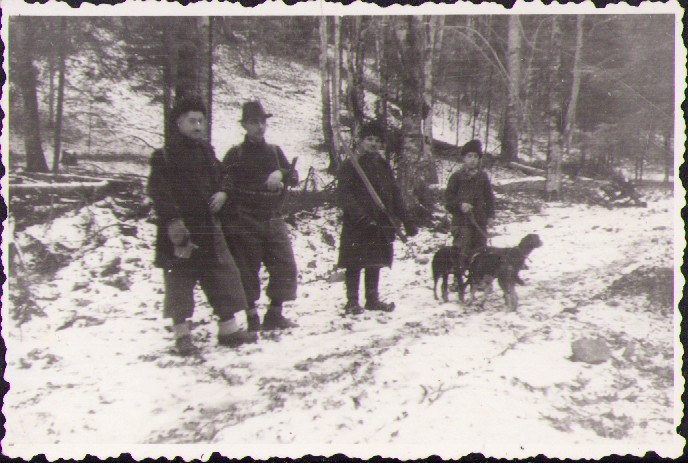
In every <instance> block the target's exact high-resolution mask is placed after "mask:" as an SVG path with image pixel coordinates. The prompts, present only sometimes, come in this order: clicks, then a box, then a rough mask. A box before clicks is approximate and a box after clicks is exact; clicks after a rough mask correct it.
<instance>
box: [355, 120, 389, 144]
mask: <svg viewBox="0 0 688 463" xmlns="http://www.w3.org/2000/svg"><path fill="white" fill-rule="evenodd" d="M371 135H374V136H376V137H379V138H380V139H381V140H384V139H385V131H384V130H383V128H382V125H380V123H379V122H377V121H372V122H368V123H367V124H364V125H363V127H361V138H362V139H363V138H365V137H369V136H371Z"/></svg>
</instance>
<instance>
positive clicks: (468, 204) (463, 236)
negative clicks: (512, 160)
mask: <svg viewBox="0 0 688 463" xmlns="http://www.w3.org/2000/svg"><path fill="white" fill-rule="evenodd" d="M482 154H483V153H482V144H481V143H480V140H471V141H469V142H468V143H466V144H465V145H464V146H463V148H461V156H462V158H463V166H461V168H460V169H459V170H458V171H456V172H455V173H454V174H453V175H452V176H451V177H450V178H449V182H448V183H447V190H446V192H445V201H446V207H447V210H448V211H449V212H450V213H451V214H452V234H453V235H454V246H455V247H457V248H458V249H459V251H460V264H461V266H462V267H465V266H466V264H467V262H468V259H469V258H470V256H471V254H472V253H473V252H475V251H476V250H477V249H480V248H482V247H485V246H486V245H487V223H488V220H489V219H491V218H493V217H494V193H493V192H492V185H491V184H490V179H489V177H488V176H487V174H486V173H485V172H484V171H483V170H482V169H481V168H480V158H481V157H482Z"/></svg>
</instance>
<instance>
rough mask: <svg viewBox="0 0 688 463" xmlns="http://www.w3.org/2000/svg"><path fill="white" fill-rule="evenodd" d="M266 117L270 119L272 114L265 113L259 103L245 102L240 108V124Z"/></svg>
mask: <svg viewBox="0 0 688 463" xmlns="http://www.w3.org/2000/svg"><path fill="white" fill-rule="evenodd" d="M268 117H272V114H268V113H266V112H265V110H264V109H263V105H262V104H260V101H257V100H256V101H247V102H246V103H244V104H243V106H242V107H241V119H240V121H241V122H245V121H247V120H249V119H267V118H268Z"/></svg>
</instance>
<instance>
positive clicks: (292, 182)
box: [222, 101, 299, 331]
mask: <svg viewBox="0 0 688 463" xmlns="http://www.w3.org/2000/svg"><path fill="white" fill-rule="evenodd" d="M271 116H272V114H268V113H266V112H265V110H264V109H263V106H262V105H261V103H260V102H259V101H247V102H245V103H244V105H243V107H242V112H241V120H240V122H241V125H242V127H243V128H244V130H245V131H246V137H245V138H244V141H243V142H242V143H241V144H240V145H237V146H234V147H232V148H230V150H229V151H228V152H227V154H226V155H225V157H224V159H223V161H222V165H223V168H224V172H225V176H226V177H225V184H226V187H227V189H228V191H229V198H230V199H229V205H228V207H227V213H226V214H225V217H224V230H225V235H226V237H227V242H228V244H229V247H230V250H231V251H232V255H233V256H234V258H235V260H236V262H237V265H238V267H239V271H240V272H241V281H242V283H243V286H244V290H245V292H246V299H247V301H248V309H247V310H246V318H247V321H248V329H249V331H258V330H260V329H261V328H262V329H263V330H274V329H285V328H291V327H294V326H296V324H295V323H294V322H292V321H290V320H289V319H287V318H286V317H285V316H284V315H283V314H282V303H283V302H285V301H292V300H294V299H296V277H297V270H296V261H295V260H294V252H293V250H292V246H291V239H290V238H289V232H288V230H287V225H286V223H285V222H284V219H283V218H282V211H281V207H282V202H283V194H282V190H283V189H284V188H286V187H287V186H296V185H298V183H299V180H298V175H297V174H296V172H295V171H290V167H289V162H288V161H287V158H286V157H285V156H284V153H283V152H282V149H281V148H280V147H279V146H277V145H272V144H269V143H266V141H265V129H266V126H267V119H268V118H269V117H271ZM287 177H289V178H287ZM261 264H264V265H265V268H266V269H267V271H268V273H269V275H270V279H269V283H268V286H267V289H266V295H267V297H268V298H269V299H270V305H269V308H268V310H267V312H266V314H265V317H264V318H263V323H262V326H261V323H260V318H259V316H258V311H257V309H256V301H257V300H258V299H259V298H260V290H261V288H260V278H259V273H260V266H261Z"/></svg>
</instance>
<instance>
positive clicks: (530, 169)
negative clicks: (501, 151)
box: [509, 162, 547, 176]
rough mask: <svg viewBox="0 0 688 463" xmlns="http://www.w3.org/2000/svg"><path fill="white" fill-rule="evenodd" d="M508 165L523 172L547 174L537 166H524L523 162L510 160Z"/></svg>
mask: <svg viewBox="0 0 688 463" xmlns="http://www.w3.org/2000/svg"><path fill="white" fill-rule="evenodd" d="M509 167H511V168H515V169H518V170H520V171H522V172H525V173H526V174H531V175H542V176H545V175H547V172H546V171H545V170H544V169H540V168H537V167H531V166H526V165H525V164H519V163H517V162H510V163H509Z"/></svg>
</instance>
